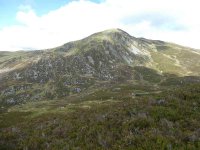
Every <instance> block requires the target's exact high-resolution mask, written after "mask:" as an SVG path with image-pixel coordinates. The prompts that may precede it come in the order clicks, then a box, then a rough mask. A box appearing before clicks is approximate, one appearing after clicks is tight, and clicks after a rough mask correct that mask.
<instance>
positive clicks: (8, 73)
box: [0, 29, 200, 105]
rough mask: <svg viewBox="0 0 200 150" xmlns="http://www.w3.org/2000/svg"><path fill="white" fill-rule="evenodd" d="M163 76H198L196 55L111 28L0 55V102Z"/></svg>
mask: <svg viewBox="0 0 200 150" xmlns="http://www.w3.org/2000/svg"><path fill="white" fill-rule="evenodd" d="M169 75H170V76H177V77H182V76H199V75H200V51H198V50H195V49H191V48H187V47H183V46H179V45H176V44H172V43H166V42H163V41H155V40H148V39H144V38H135V37H133V36H131V35H129V34H128V33H126V32H125V31H123V30H120V29H111V30H106V31H103V32H99V33H95V34H93V35H91V36H89V37H87V38H84V39H82V40H79V41H74V42H69V43H67V44H64V45H62V46H60V47H56V48H53V49H47V50H35V51H17V52H6V51H5V52H0V90H1V93H0V99H1V101H0V103H1V104H3V105H14V104H20V103H24V102H26V101H35V100H41V99H44V98H45V99H46V98H47V99H48V98H60V97H66V96H69V95H71V94H75V93H80V92H84V91H86V90H87V89H88V88H89V87H91V86H95V85H97V83H98V84H99V83H101V82H105V81H106V82H110V83H112V82H114V83H120V82H125V81H130V80H131V81H133V82H134V81H135V80H136V81H141V82H151V81H150V80H156V81H155V82H156V84H158V83H159V84H162V82H165V80H166V76H169ZM147 76H149V77H147ZM150 76H152V77H150ZM195 80H197V79H195ZM198 81H199V80H198ZM152 84H155V83H152Z"/></svg>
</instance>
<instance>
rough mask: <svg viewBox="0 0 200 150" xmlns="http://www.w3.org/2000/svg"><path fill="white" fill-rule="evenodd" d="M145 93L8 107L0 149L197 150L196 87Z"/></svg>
mask: <svg viewBox="0 0 200 150" xmlns="http://www.w3.org/2000/svg"><path fill="white" fill-rule="evenodd" d="M148 89H149V90H152V88H151V87H148V86H147V87H145V88H144V86H140V87H139V85H138V87H135V86H133V85H119V86H116V87H113V88H111V89H107V90H106V89H104V90H100V91H96V92H94V93H92V94H90V95H87V96H84V97H81V98H76V99H74V100H73V102H68V101H67V100H64V99H63V100H59V101H43V102H37V103H32V104H30V103H28V104H25V105H22V106H15V107H12V108H10V109H9V112H7V113H1V115H0V121H1V123H0V139H1V140H0V149H26V148H27V149H199V148H200V142H199V138H200V133H199V128H200V109H199V107H200V101H199V100H200V85H199V84H197V85H187V86H185V87H182V88H177V89H172V90H170V91H169V90H167V91H164V92H162V93H159V94H158V93H157V94H156V93H155V92H150V93H149V94H148V95H145V94H144V96H142V95H141V93H142V92H143V93H144V92H146V91H149V90H148ZM138 90H139V91H138ZM133 93H135V94H133ZM137 93H140V96H136V97H135V96H134V95H137ZM151 93H152V94H151ZM153 93H154V94H153Z"/></svg>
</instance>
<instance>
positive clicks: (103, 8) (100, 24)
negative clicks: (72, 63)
mask: <svg viewBox="0 0 200 150" xmlns="http://www.w3.org/2000/svg"><path fill="white" fill-rule="evenodd" d="M199 14H200V9H199V0H181V3H180V0H0V41H1V44H0V51H4V50H9V51H15V50H23V49H24V50H26V49H46V48H52V47H56V46H59V45H62V44H64V43H66V42H69V41H73V40H79V39H82V38H84V37H86V36H88V35H90V34H93V33H95V32H99V31H102V30H106V29H110V28H121V29H122V30H125V31H126V32H128V33H129V34H131V35H133V36H136V37H145V38H150V39H158V40H164V41H169V42H174V43H178V44H181V45H185V46H189V47H193V48H198V49H200V42H199V35H200V19H199Z"/></svg>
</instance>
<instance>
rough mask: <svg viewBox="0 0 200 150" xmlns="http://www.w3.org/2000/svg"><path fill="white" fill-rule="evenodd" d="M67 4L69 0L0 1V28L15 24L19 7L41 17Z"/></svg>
mask: <svg viewBox="0 0 200 150" xmlns="http://www.w3.org/2000/svg"><path fill="white" fill-rule="evenodd" d="M91 1H92V2H95V3H100V2H102V0H91ZM69 2H71V0H0V20H1V21H0V28H2V27H4V26H10V25H13V24H17V22H16V19H15V17H16V13H17V12H18V11H19V9H20V6H31V8H32V9H34V10H35V11H36V13H37V15H38V16H42V15H43V14H46V13H48V12H49V11H52V10H56V9H58V8H59V7H62V6H63V5H66V4H67V3H69Z"/></svg>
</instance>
